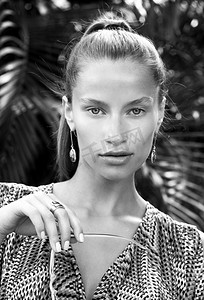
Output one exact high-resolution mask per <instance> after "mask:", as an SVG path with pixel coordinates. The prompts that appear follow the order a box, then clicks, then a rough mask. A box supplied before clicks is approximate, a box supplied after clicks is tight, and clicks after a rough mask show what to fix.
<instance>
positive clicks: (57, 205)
mask: <svg viewBox="0 0 204 300" xmlns="http://www.w3.org/2000/svg"><path fill="white" fill-rule="evenodd" d="M59 208H62V209H65V207H64V205H62V204H61V203H59V202H57V201H52V206H51V207H50V211H51V213H52V214H53V215H54V213H55V211H56V210H57V209H59Z"/></svg>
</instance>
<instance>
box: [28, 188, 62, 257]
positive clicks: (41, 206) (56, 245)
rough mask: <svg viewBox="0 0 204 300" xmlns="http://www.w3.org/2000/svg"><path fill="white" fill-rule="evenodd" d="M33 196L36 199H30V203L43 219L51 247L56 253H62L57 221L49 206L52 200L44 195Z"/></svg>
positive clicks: (36, 194) (35, 194)
mask: <svg viewBox="0 0 204 300" xmlns="http://www.w3.org/2000/svg"><path fill="white" fill-rule="evenodd" d="M33 196H34V198H33V197H32V198H29V200H28V201H29V203H30V204H32V205H33V206H34V207H35V208H36V209H37V210H38V212H39V214H40V215H41V217H42V220H43V223H44V228H45V233H46V235H47V236H48V237H49V241H50V246H51V247H52V249H53V250H54V251H55V252H60V251H61V245H60V238H59V233H58V228H57V223H56V219H55V216H54V215H53V213H52V212H51V211H50V210H49V208H48V206H47V203H48V201H50V198H49V197H48V196H47V195H46V194H44V193H34V194H33Z"/></svg>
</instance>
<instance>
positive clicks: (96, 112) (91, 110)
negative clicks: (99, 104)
mask: <svg viewBox="0 0 204 300" xmlns="http://www.w3.org/2000/svg"><path fill="white" fill-rule="evenodd" d="M88 111H89V112H91V114H93V115H98V114H99V113H102V111H101V109H100V108H95V107H93V108H89V109H88Z"/></svg>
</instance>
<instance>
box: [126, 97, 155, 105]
mask: <svg viewBox="0 0 204 300" xmlns="http://www.w3.org/2000/svg"><path fill="white" fill-rule="evenodd" d="M153 102H154V99H153V98H152V97H147V96H145V97H142V98H139V99H135V100H133V101H130V102H128V103H127V104H126V105H125V107H127V106H134V105H138V104H143V105H150V104H153Z"/></svg>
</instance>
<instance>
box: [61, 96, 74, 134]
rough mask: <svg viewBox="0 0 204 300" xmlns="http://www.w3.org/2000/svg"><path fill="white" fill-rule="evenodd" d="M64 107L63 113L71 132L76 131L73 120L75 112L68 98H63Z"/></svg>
mask: <svg viewBox="0 0 204 300" xmlns="http://www.w3.org/2000/svg"><path fill="white" fill-rule="evenodd" d="M62 106H63V113H64V115H65V119H66V121H67V124H68V125H69V128H70V129H71V131H74V130H75V124H74V120H73V111H72V103H70V102H69V101H68V99H67V97H66V96H63V97H62Z"/></svg>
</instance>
